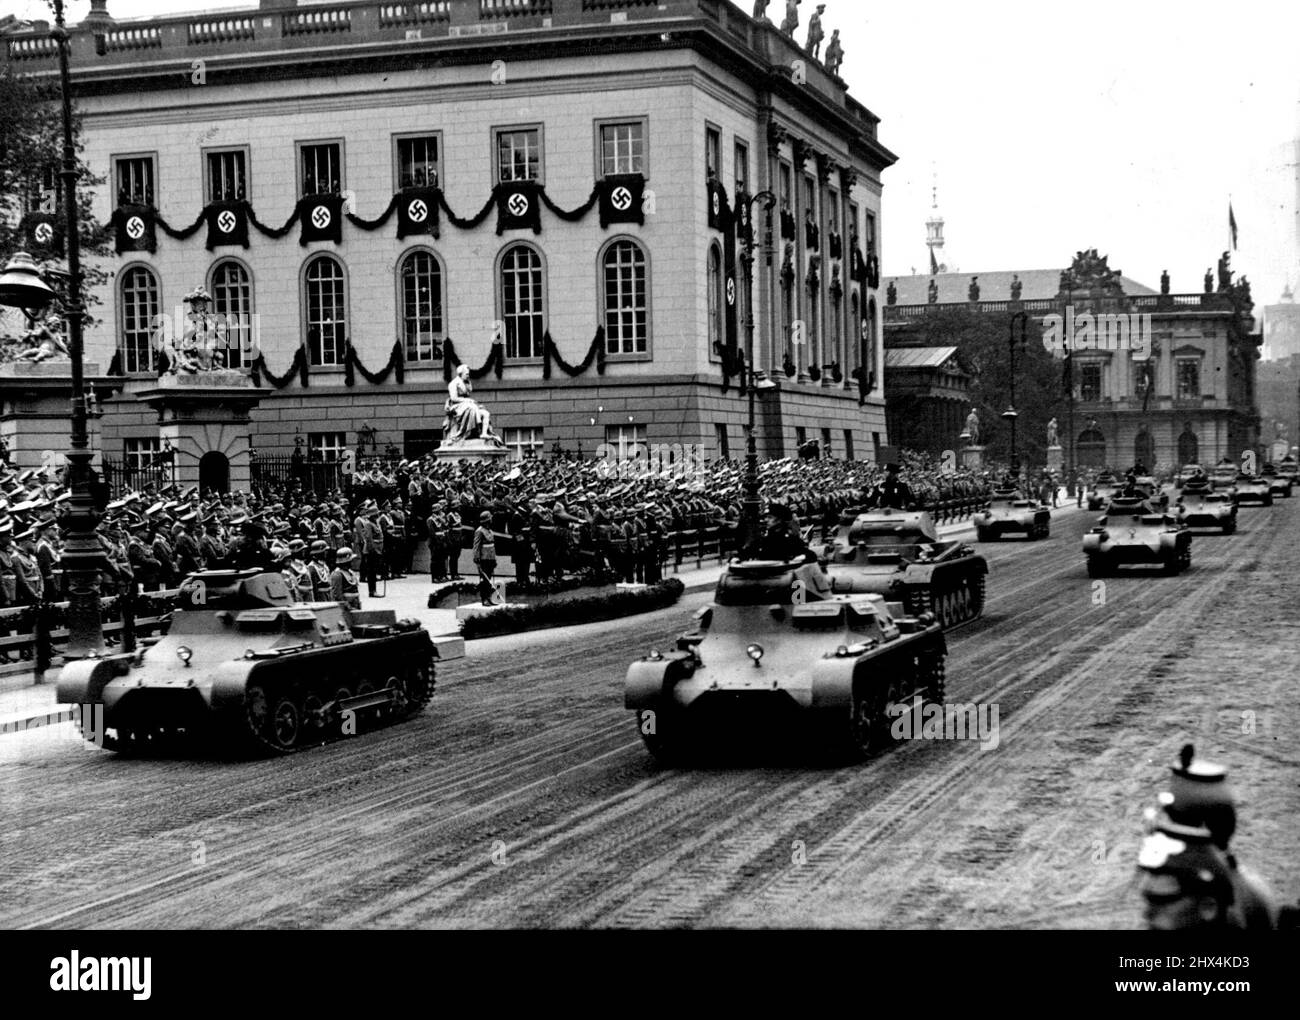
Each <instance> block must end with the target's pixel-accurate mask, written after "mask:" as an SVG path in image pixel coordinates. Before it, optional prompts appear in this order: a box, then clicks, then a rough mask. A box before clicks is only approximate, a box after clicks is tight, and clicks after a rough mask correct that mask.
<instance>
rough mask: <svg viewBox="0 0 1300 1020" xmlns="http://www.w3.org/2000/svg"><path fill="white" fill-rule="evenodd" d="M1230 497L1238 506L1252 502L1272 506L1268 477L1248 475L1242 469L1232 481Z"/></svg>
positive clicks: (1271, 493)
mask: <svg viewBox="0 0 1300 1020" xmlns="http://www.w3.org/2000/svg"><path fill="white" fill-rule="evenodd" d="M1232 493H1233V496H1232V499H1233V502H1235V503H1236V504H1237V505H1238V506H1240V505H1241V504H1243V503H1253V504H1255V505H1257V506H1272V505H1273V492H1272V489H1270V487H1269V484H1268V479H1267V478H1263V477H1261V476H1260V475H1248V474H1246V473H1245V472H1244V471H1243V472H1239V473H1238V474H1237V477H1236V480H1235V481H1234V482H1233V483H1232Z"/></svg>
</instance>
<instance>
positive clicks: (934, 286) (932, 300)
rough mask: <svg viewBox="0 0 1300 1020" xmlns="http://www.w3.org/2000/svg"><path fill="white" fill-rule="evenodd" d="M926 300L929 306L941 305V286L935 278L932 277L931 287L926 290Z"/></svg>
mask: <svg viewBox="0 0 1300 1020" xmlns="http://www.w3.org/2000/svg"><path fill="white" fill-rule="evenodd" d="M925 300H926V303H927V304H932V305H937V304H938V303H939V284H938V281H936V280H935V278H934V277H933V276H932V277H930V286H929V287H928V288H927V290H926V296H925Z"/></svg>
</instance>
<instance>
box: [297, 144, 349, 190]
mask: <svg viewBox="0 0 1300 1020" xmlns="http://www.w3.org/2000/svg"><path fill="white" fill-rule="evenodd" d="M342 191H343V158H342V153H341V150H340V148H339V145H338V143H337V142H325V143H323V144H319V145H304V146H303V147H302V193H303V195H337V194H340V193H342Z"/></svg>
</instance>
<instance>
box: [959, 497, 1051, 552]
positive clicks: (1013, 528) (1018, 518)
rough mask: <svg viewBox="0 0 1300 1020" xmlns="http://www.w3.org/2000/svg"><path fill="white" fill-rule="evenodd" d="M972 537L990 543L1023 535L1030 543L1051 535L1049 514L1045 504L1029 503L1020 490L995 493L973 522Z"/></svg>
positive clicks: (1031, 501) (1032, 500)
mask: <svg viewBox="0 0 1300 1020" xmlns="http://www.w3.org/2000/svg"><path fill="white" fill-rule="evenodd" d="M971 520H972V523H974V525H975V537H976V538H977V539H978V540H979V541H981V542H989V541H992V540H993V539H996V538H1001V537H1002V536H1003V535H1011V534H1017V533H1020V532H1023V533H1024V535H1025V537H1026V538H1028V539H1029V540H1030V541H1033V540H1034V539H1038V538H1048V537H1050V536H1051V533H1052V511H1051V510H1050V509H1049V508H1048V506H1047V504H1045V503H1040V502H1039V501H1038V500H1036V499H1029V498H1028V497H1026V496H1025V494H1024V493H1022V492H1021V491H1020V490H1019V489H1012V488H1008V489H994V490H993V494H992V495H991V496H990V497H989V506H988V509H987V510H981V511H980V512H979V513H977V514H975V515H974V516H973V517H972V518H971Z"/></svg>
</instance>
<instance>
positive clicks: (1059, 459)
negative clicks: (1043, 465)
mask: <svg viewBox="0 0 1300 1020" xmlns="http://www.w3.org/2000/svg"><path fill="white" fill-rule="evenodd" d="M1064 467H1065V450H1064V448H1063V447H1061V446H1049V447H1048V448H1047V470H1048V471H1061V470H1063V469H1064Z"/></svg>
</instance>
